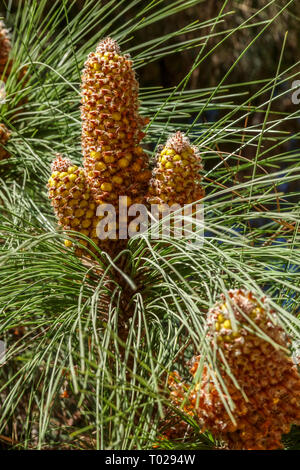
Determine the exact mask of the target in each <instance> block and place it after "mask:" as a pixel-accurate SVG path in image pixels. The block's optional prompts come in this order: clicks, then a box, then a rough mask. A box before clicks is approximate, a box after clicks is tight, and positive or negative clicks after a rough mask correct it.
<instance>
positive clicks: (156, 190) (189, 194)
mask: <svg viewBox="0 0 300 470" xmlns="http://www.w3.org/2000/svg"><path fill="white" fill-rule="evenodd" d="M201 162H202V159H201V157H200V154H199V151H198V149H197V147H194V146H192V145H191V144H190V141H189V139H188V137H186V136H185V135H184V134H183V133H182V132H180V131H178V132H176V133H175V134H173V135H171V136H170V137H169V139H168V140H167V142H166V144H165V146H161V147H160V148H159V151H158V154H157V164H156V168H155V169H154V170H153V177H152V179H151V181H150V187H149V194H148V201H149V202H150V204H168V205H169V206H172V205H173V204H180V205H182V206H183V205H184V204H190V203H192V202H196V201H198V200H199V199H201V198H203V197H204V189H203V187H202V186H201V175H200V170H202V168H203V167H202V163H201Z"/></svg>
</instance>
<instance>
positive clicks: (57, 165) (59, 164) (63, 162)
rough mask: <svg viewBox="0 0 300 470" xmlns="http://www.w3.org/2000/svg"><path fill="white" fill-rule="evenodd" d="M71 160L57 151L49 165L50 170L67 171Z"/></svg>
mask: <svg viewBox="0 0 300 470" xmlns="http://www.w3.org/2000/svg"><path fill="white" fill-rule="evenodd" d="M71 165H72V163H71V160H70V159H69V158H63V157H62V156H61V155H60V154H59V153H57V154H56V159H55V160H54V162H53V163H52V165H51V171H52V172H54V171H59V172H60V173H61V172H62V171H67V170H68V168H69V166H71Z"/></svg>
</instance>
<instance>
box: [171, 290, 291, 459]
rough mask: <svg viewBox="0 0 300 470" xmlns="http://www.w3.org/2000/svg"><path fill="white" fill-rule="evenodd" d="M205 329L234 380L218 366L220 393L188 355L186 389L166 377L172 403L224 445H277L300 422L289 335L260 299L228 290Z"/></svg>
mask: <svg viewBox="0 0 300 470" xmlns="http://www.w3.org/2000/svg"><path fill="white" fill-rule="evenodd" d="M208 327H209V332H208V340H209V341H210V342H211V345H212V346H217V359H218V360H219V363H220V364H221V363H222V362H223V363H224V358H225V360H226V365H227V366H228V367H229V368H230V371H231V374H232V376H233V377H234V378H235V380H233V379H232V378H231V377H230V376H229V375H228V374H227V373H226V372H225V371H224V368H222V367H220V371H221V372H220V373H221V376H222V381H223V384H224V385H225V387H224V389H223V390H222V391H221V392H220V390H221V389H222V387H221V385H219V387H217V386H216V375H215V374H214V373H213V369H212V368H211V367H212V366H210V367H208V365H206V366H205V367H203V369H202V372H201V376H200V378H199V377H198V376H197V371H198V366H199V362H200V357H199V356H197V357H194V358H193V360H192V367H191V368H190V372H191V374H192V375H193V376H194V378H197V381H196V383H194V385H193V386H192V387H191V386H190V387H189V386H188V385H187V384H184V383H182V382H180V378H177V380H176V381H175V380H174V377H172V378H171V379H170V381H169V385H170V389H171V400H172V402H173V403H174V404H175V406H179V405H180V404H181V405H182V404H183V403H185V404H184V411H185V412H186V413H187V414H189V415H192V416H194V417H196V419H197V420H198V421H199V424H200V426H201V428H202V429H206V430H209V431H210V432H211V433H212V434H213V435H214V436H215V437H216V438H217V439H221V440H223V441H224V442H225V443H226V444H227V446H228V448H230V449H241V450H242V449H244V450H272V449H278V448H281V447H282V443H281V438H282V435H283V434H286V433H288V432H289V430H290V428H291V425H292V424H297V425H299V424H300V376H299V374H298V371H297V368H296V366H295V365H294V363H293V361H292V359H291V358H290V356H289V355H288V354H287V350H286V348H287V346H288V345H289V339H288V337H287V336H286V334H285V333H284V331H283V329H282V327H281V326H280V325H279V322H278V318H277V315H276V312H275V311H273V310H272V309H271V308H270V307H269V306H268V302H267V299H266V298H265V297H262V298H260V299H258V298H257V297H255V295H254V294H253V293H252V292H249V291H245V290H242V289H236V290H230V291H229V292H228V293H227V295H226V296H225V295H222V296H221V300H220V301H219V302H217V303H216V305H215V306H214V307H213V308H212V309H211V310H210V311H209V314H208ZM219 338H221V339H219ZM198 375H199V374H198ZM213 376H214V379H213ZM194 382H195V380H194ZM230 399H231V400H232V401H233V403H234V407H233V409H232V410H231V413H232V416H231V417H230V416H229V413H228V411H227V409H226V407H225V404H224V402H225V403H227V406H228V407H230Z"/></svg>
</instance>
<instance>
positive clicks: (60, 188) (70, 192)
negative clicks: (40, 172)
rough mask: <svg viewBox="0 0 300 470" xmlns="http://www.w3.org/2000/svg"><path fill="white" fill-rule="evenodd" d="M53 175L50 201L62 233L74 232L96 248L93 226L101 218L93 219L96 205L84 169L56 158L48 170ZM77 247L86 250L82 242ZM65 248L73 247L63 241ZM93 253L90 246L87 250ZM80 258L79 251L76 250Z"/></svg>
mask: <svg viewBox="0 0 300 470" xmlns="http://www.w3.org/2000/svg"><path fill="white" fill-rule="evenodd" d="M51 170H52V174H51V177H50V179H49V181H48V188H49V198H50V199H51V203H52V206H53V208H54V211H55V214H56V216H57V219H58V223H59V225H61V226H62V227H63V228H64V229H65V230H75V231H76V232H80V233H82V234H83V235H85V236H87V237H89V238H91V239H92V241H93V242H94V243H95V244H96V245H99V239H98V237H97V233H96V226H97V224H98V222H99V221H100V218H99V217H97V216H96V210H97V207H96V203H95V201H94V199H93V197H92V193H91V190H90V188H89V186H88V184H87V181H86V178H85V173H84V169H83V168H79V167H77V166H76V165H72V163H71V161H70V160H69V159H68V158H62V156H61V155H59V154H58V155H57V157H56V159H55V160H54V162H53V163H52V166H51ZM80 243H81V244H82V245H84V246H87V245H88V244H87V242H86V241H85V240H80ZM65 245H66V246H67V247H69V246H72V242H71V241H70V240H65ZM88 248H89V249H90V250H92V251H94V248H93V247H92V246H89V247H88ZM76 254H77V255H78V256H80V255H81V254H82V251H81V250H80V249H77V251H76Z"/></svg>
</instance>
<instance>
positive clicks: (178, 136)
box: [166, 131, 191, 153]
mask: <svg viewBox="0 0 300 470" xmlns="http://www.w3.org/2000/svg"><path fill="white" fill-rule="evenodd" d="M166 147H168V148H171V149H173V150H175V152H177V153H181V152H182V151H183V150H185V149H187V148H190V147H191V143H190V140H189V138H188V137H187V136H186V135H185V134H183V133H182V132H180V131H177V132H175V134H172V135H171V136H170V137H169V138H168V140H167V142H166Z"/></svg>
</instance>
